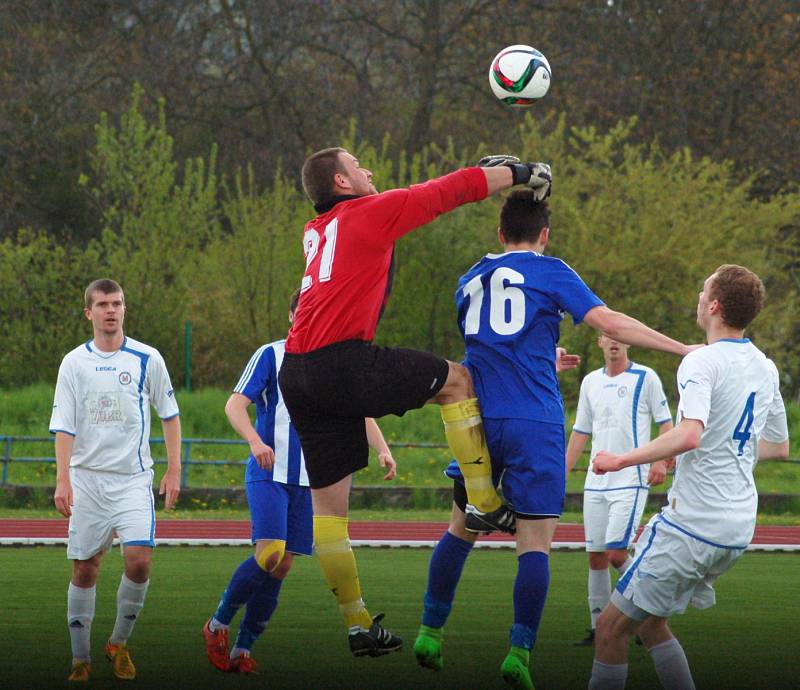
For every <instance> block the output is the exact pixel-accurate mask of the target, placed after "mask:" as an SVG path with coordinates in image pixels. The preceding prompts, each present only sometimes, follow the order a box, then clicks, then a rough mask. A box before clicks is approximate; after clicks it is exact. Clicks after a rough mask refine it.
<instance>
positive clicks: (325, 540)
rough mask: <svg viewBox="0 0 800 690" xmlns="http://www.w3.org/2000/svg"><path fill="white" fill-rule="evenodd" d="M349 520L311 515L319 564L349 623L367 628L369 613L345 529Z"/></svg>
mask: <svg viewBox="0 0 800 690" xmlns="http://www.w3.org/2000/svg"><path fill="white" fill-rule="evenodd" d="M347 525H348V520H347V518H343V517H335V516H333V515H315V516H314V548H315V550H316V552H317V556H319V564H320V567H321V568H322V572H323V574H324V575H325V580H326V581H327V583H328V587H330V588H331V591H332V592H333V595H334V596H335V597H336V601H338V602H339V610H340V611H341V612H342V616H344V620H345V623H346V624H347V626H348V627H352V626H354V625H359V626H361V627H362V628H367V629H368V628H369V627H370V626H371V625H372V617H371V616H370V615H369V612H368V611H367V608H366V606H364V600H363V599H362V598H361V584H360V583H359V581H358V568H357V567H356V558H355V556H354V555H353V549H352V548H351V547H350V538H349V535H348V530H347Z"/></svg>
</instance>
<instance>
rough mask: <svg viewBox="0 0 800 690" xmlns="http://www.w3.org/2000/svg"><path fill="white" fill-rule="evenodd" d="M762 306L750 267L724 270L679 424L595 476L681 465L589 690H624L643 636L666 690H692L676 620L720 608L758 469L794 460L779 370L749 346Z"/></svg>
mask: <svg viewBox="0 0 800 690" xmlns="http://www.w3.org/2000/svg"><path fill="white" fill-rule="evenodd" d="M763 302H764V286H763V284H762V283H761V281H760V280H759V278H758V276H756V275H755V274H754V273H752V272H751V271H748V270H747V269H746V268H742V267H741V266H733V265H724V266H720V267H719V268H718V269H717V270H716V271H715V272H714V273H713V274H712V275H711V276H710V277H709V278H707V279H706V281H705V283H704V284H703V291H702V292H701V293H700V296H699V299H698V303H697V322H698V324H699V325H700V327H701V328H702V329H703V330H704V331H705V332H706V336H707V342H708V346H707V347H705V348H702V349H700V350H696V351H694V352H691V353H690V354H688V355H687V356H686V357H685V358H684V360H683V362H682V363H681V365H680V368H679V369H678V377H677V378H678V388H679V393H680V403H679V405H678V415H677V419H678V423H677V425H676V427H675V428H674V429H673V430H672V431H670V432H668V433H666V434H664V435H663V436H659V437H658V438H657V439H655V440H654V441H652V442H651V443H648V444H647V445H645V446H642V447H640V448H637V449H635V450H632V451H630V452H628V453H625V454H622V455H615V454H613V453H606V452H602V453H599V454H598V455H597V456H596V457H595V459H594V471H595V472H599V473H603V472H612V471H617V470H620V469H622V468H625V467H631V466H634V465H640V464H643V463H646V462H653V461H655V460H658V459H661V458H666V457H670V456H672V455H678V456H679V457H678V460H677V469H676V472H675V480H674V482H673V484H672V489H671V490H670V492H669V497H668V498H669V504H668V505H667V506H666V507H665V508H664V509H663V510H662V511H661V513H659V514H658V515H656V516H654V517H653V519H651V520H650V522H649V523H648V525H647V527H646V528H645V531H644V532H643V533H642V536H641V537H640V538H639V541H638V542H637V545H636V553H635V555H634V562H633V564H632V565H631V567H630V568H628V570H627V571H626V572H625V574H624V575H623V576H622V577H621V578H620V580H619V582H618V583H617V587H616V590H615V591H614V593H613V594H612V597H611V603H609V605H608V606H607V607H606V609H605V610H604V611H603V613H602V615H601V616H600V618H599V620H598V621H597V643H596V647H595V660H594V665H593V667H592V678H591V680H590V681H589V687H590V688H623V687H624V686H625V680H626V678H627V673H628V664H627V654H628V642H629V640H630V637H631V636H632V635H633V634H634V633H635V632H637V631H638V633H639V635H640V636H641V638H642V640H643V641H644V644H645V645H646V646H647V649H648V650H649V651H650V654H651V656H652V657H653V662H654V663H655V667H656V672H657V674H658V677H659V680H660V681H661V684H662V685H663V686H664V687H666V688H681V689H683V688H694V687H695V686H694V681H693V679H692V675H691V672H690V671H689V664H688V663H687V661H686V655H685V654H684V652H683V648H682V647H681V645H680V643H679V642H678V641H677V640H676V639H675V637H674V636H673V635H672V632H671V631H670V629H669V626H668V624H667V619H668V618H669V617H670V616H672V615H674V614H676V613H683V612H684V611H685V610H686V608H687V606H688V605H689V604H690V603H691V604H692V605H693V606H695V607H696V608H701V609H702V608H708V607H710V606H713V605H714V603H715V596H714V588H713V585H714V582H715V581H716V579H717V578H718V577H719V576H720V575H722V573H724V572H725V571H726V570H728V569H729V568H730V567H731V566H732V565H733V564H734V563H735V562H736V560H737V559H738V558H739V557H740V556H741V555H742V554H743V553H744V551H745V549H746V548H747V545H748V544H749V543H750V540H751V539H752V536H753V531H754V529H755V523H756V509H757V505H758V495H757V493H756V486H755V481H754V480H753V467H754V465H755V463H756V461H757V460H758V459H759V458H761V459H763V458H769V457H787V456H788V454H789V432H788V428H787V423H786V411H785V409H784V405H783V399H782V398H781V393H780V389H779V387H778V371H777V369H776V368H775V365H774V364H773V363H772V361H771V360H769V359H767V357H766V356H765V355H764V353H762V352H761V351H760V350H759V349H758V348H756V347H755V346H754V345H753V344H752V343H751V342H750V341H749V340H748V339H747V338H745V337H744V329H745V328H746V327H747V326H748V325H749V323H750V322H751V321H752V320H753V319H754V318H755V317H756V316H757V314H758V312H759V311H760V310H761V307H762V305H763Z"/></svg>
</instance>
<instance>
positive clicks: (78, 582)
mask: <svg viewBox="0 0 800 690" xmlns="http://www.w3.org/2000/svg"><path fill="white" fill-rule="evenodd" d="M99 573H100V561H99V559H97V558H91V559H89V560H88V561H73V562H72V583H73V584H74V585H75V586H76V587H84V588H86V587H92V586H93V585H94V584H95V582H97V576H98V574H99Z"/></svg>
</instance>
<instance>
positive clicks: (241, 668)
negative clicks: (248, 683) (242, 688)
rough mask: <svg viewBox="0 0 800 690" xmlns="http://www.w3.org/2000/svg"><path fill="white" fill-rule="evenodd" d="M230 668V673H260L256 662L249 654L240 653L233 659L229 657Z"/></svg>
mask: <svg viewBox="0 0 800 690" xmlns="http://www.w3.org/2000/svg"><path fill="white" fill-rule="evenodd" d="M230 670H231V673H248V674H249V673H252V674H258V673H260V671H259V669H258V664H257V663H256V662H255V659H253V658H251V657H250V655H249V654H242V655H241V656H237V657H236V658H235V659H231V666H230Z"/></svg>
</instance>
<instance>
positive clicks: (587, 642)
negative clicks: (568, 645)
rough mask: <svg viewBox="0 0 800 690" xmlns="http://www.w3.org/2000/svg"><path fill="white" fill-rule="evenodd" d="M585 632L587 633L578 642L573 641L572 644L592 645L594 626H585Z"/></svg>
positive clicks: (579, 645) (577, 645)
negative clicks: (590, 627)
mask: <svg viewBox="0 0 800 690" xmlns="http://www.w3.org/2000/svg"><path fill="white" fill-rule="evenodd" d="M586 632H587V633H589V634H588V635H587V636H586V637H584V638H583V639H582V640H581V641H580V642H573V643H572V644H573V645H574V646H576V647H594V628H592V629H589V628H586Z"/></svg>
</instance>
